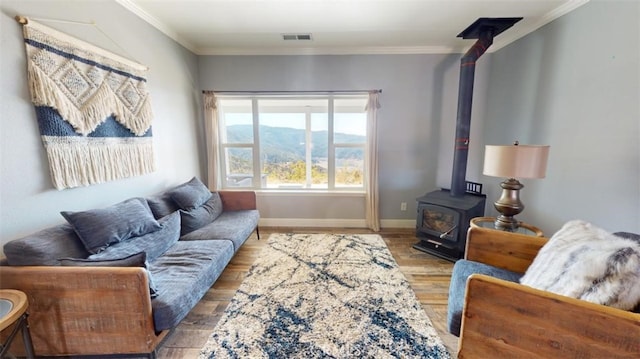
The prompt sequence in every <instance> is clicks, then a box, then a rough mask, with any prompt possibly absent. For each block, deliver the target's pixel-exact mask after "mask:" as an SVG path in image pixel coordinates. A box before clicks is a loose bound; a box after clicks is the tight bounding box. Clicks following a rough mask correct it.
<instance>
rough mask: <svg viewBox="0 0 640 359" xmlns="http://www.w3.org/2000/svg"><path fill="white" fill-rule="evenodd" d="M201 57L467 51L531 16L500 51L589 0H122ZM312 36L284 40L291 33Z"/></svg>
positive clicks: (498, 42) (502, 40) (499, 41)
mask: <svg viewBox="0 0 640 359" xmlns="http://www.w3.org/2000/svg"><path fill="white" fill-rule="evenodd" d="M116 1H117V2H118V3H120V4H121V5H123V6H124V7H126V8H127V9H128V10H130V11H132V12H133V13H135V14H136V15H138V16H140V17H141V18H142V19H144V20H145V21H147V22H148V23H150V24H151V25H153V26H155V27H156V28H158V29H159V30H160V31H162V32H164V33H165V34H167V35H168V36H170V37H171V38H173V39H174V40H176V41H177V42H179V43H180V44H182V45H183V46H184V47H186V48H187V49H189V50H191V51H193V52H194V53H196V54H199V55H277V54H290V55H293V54H399V53H404V54H417V53H452V52H464V51H466V49H467V48H469V46H471V45H472V44H473V43H474V42H475V41H474V40H463V39H461V38H457V35H458V34H459V33H460V32H462V31H463V30H464V29H466V28H467V26H469V25H471V24H472V23H473V22H474V21H476V20H477V19H478V18H480V17H523V18H524V19H523V20H522V21H520V22H518V23H517V24H515V25H514V26H513V27H512V28H510V29H508V30H506V31H505V32H503V33H502V34H500V35H498V36H497V37H496V38H495V39H494V44H493V46H492V47H491V48H490V49H489V51H490V52H491V51H495V50H498V49H500V48H501V47H503V46H505V45H507V44H509V43H511V42H513V41H515V40H516V39H518V38H520V37H522V36H524V35H526V34H528V33H530V32H532V31H534V30H536V29H537V28H539V27H541V26H542V25H544V24H546V23H548V22H550V21H552V20H554V19H556V18H558V17H560V16H562V15H564V14H566V13H568V12H570V11H572V10H574V9H576V8H577V7H579V6H581V5H583V4H585V3H586V2H588V1H589V0H116ZM291 33H293V34H309V33H310V34H311V36H312V40H310V41H284V40H283V39H282V35H283V34H291Z"/></svg>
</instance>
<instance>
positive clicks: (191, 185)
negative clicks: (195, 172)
mask: <svg viewBox="0 0 640 359" xmlns="http://www.w3.org/2000/svg"><path fill="white" fill-rule="evenodd" d="M169 194H170V196H171V199H173V200H174V201H175V202H176V204H177V205H178V207H180V208H181V209H183V210H185V211H188V210H191V209H194V208H198V207H200V206H202V205H203V204H204V203H205V202H207V201H208V200H209V198H211V191H209V188H207V186H205V185H204V184H203V183H202V182H201V181H200V180H199V179H198V178H196V177H193V178H192V179H191V180H190V181H189V182H187V183H184V184H182V185H180V186H178V187H176V188H174V189H172V190H170V191H169Z"/></svg>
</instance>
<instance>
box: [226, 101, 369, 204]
mask: <svg viewBox="0 0 640 359" xmlns="http://www.w3.org/2000/svg"><path fill="white" fill-rule="evenodd" d="M231 99H233V100H250V101H251V117H252V118H251V125H252V129H253V142H252V143H248V142H244V143H229V142H227V141H226V135H227V132H226V128H225V120H224V115H225V112H224V110H223V109H224V106H222V105H220V103H221V102H222V101H224V100H231ZM296 99H298V100H323V101H324V100H326V101H327V106H326V110H327V111H326V112H327V124H326V125H327V183H326V186H322V187H317V188H314V187H313V186H312V175H311V168H310V167H312V164H313V163H312V159H311V156H312V153H311V146H312V142H311V135H312V133H313V131H312V128H311V115H312V114H313V113H314V112H313V111H312V110H311V109H307V111H305V112H304V113H305V129H304V131H305V167H306V171H305V175H306V178H305V181H304V184H303V187H297V186H292V187H288V186H283V187H282V188H277V187H266V186H265V187H263V181H262V177H263V176H265V174H263V173H262V161H261V158H260V144H261V142H260V113H261V109H260V101H264V100H296ZM342 99H357V100H361V101H362V102H363V106H362V108H361V109H360V110H359V111H353V112H346V113H362V114H364V116H365V134H364V141H363V142H362V143H348V142H340V143H336V142H335V136H334V135H335V133H334V128H335V107H336V106H335V101H336V100H342ZM218 101H219V106H218V109H219V111H220V115H219V121H218V127H219V134H220V138H219V146H220V151H219V155H220V159H219V161H218V163H219V164H220V165H219V166H220V168H219V170H220V178H221V189H222V190H246V189H249V190H254V191H264V192H274V193H284V192H289V193H290V192H300V193H323V192H328V193H332V192H333V193H349V192H351V193H365V186H366V183H367V178H368V175H369V169H368V166H367V162H368V161H367V158H368V157H369V154H368V153H367V148H368V146H367V143H368V141H369V136H370V134H369V133H368V132H369V126H368V121H369V120H370V119H369V118H368V116H367V111H366V110H365V105H366V103H367V101H368V94H367V93H364V92H363V93H347V94H335V93H327V94H304V93H290V94H285V95H281V94H272V93H251V94H233V95H226V94H219V95H218ZM340 107H342V108H351V109H356V108H357V107H356V105H351V106H340ZM284 108H287V109H291V108H293V107H288V106H284ZM268 112H271V111H268ZM283 112H284V111H283ZM283 112H276V113H283ZM291 112H294V113H301V112H300V111H291ZM234 148H245V149H250V151H251V154H252V169H253V173H252V174H250V175H251V178H252V180H251V181H250V182H251V185H250V186H249V185H247V186H234V185H229V182H230V181H229V172H230V168H229V163H227V162H228V161H227V159H228V156H227V150H228V149H234ZM349 148H356V149H358V148H359V149H361V150H362V153H363V158H362V176H363V178H362V184H361V185H359V186H340V185H336V183H335V182H336V170H337V169H336V163H337V162H336V151H338V150H340V149H349ZM256 174H258V176H256ZM248 175H249V174H248Z"/></svg>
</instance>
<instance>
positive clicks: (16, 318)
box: [0, 289, 35, 359]
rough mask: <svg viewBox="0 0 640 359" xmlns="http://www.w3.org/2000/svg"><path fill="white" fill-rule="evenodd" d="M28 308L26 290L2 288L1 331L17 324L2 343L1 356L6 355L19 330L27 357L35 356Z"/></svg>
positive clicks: (0, 292) (0, 345) (0, 306)
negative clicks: (28, 319) (28, 320)
mask: <svg viewBox="0 0 640 359" xmlns="http://www.w3.org/2000/svg"><path fill="white" fill-rule="evenodd" d="M28 308H29V301H28V300H27V295H26V294H24V292H21V291H19V290H15V289H0V332H2V331H3V330H5V329H7V328H8V327H10V326H11V325H13V324H15V325H14V327H13V330H11V333H10V334H9V336H8V337H7V339H6V341H5V342H4V343H2V344H0V358H4V357H5V354H7V351H8V350H9V347H11V342H13V339H14V338H15V336H16V335H17V334H18V331H22V340H23V342H24V350H25V353H26V357H27V358H30V359H31V358H34V357H35V356H34V352H33V343H32V342H31V334H30V333H29V323H28V322H27V316H28V314H27V309H28Z"/></svg>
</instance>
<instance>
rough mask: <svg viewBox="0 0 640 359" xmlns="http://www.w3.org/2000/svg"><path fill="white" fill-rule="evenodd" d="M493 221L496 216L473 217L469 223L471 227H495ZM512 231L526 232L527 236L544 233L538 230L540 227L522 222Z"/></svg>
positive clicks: (539, 235) (537, 235)
mask: <svg viewBox="0 0 640 359" xmlns="http://www.w3.org/2000/svg"><path fill="white" fill-rule="evenodd" d="M495 221H496V217H475V218H472V219H471V223H470V225H471V227H481V228H491V229H495V227H494V222H495ZM496 230H497V229H496ZM514 232H516V233H522V234H526V235H529V236H535V237H544V233H542V230H540V228H538V227H535V226H532V225H530V224H528V223H524V222H518V229H516V230H515V231H514Z"/></svg>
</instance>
